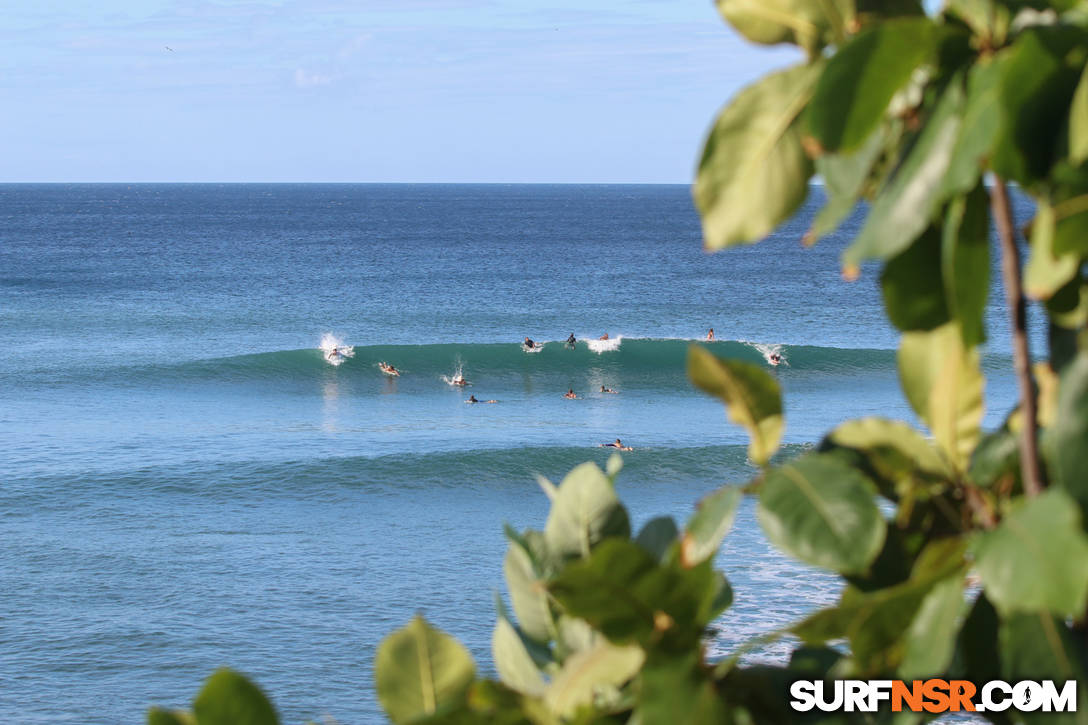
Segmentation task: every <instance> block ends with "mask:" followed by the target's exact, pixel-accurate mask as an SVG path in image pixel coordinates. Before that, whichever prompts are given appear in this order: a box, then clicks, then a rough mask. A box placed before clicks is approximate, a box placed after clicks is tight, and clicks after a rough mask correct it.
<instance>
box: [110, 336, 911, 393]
mask: <svg viewBox="0 0 1088 725" xmlns="http://www.w3.org/2000/svg"><path fill="white" fill-rule="evenodd" d="M606 343H607V347H605V344H606ZM336 344H337V345H339V349H340V350H341V351H346V352H345V354H343V355H340V356H338V357H334V358H331V359H330V351H331V350H332V349H334V346H333V345H332V343H329V344H326V345H323V346H322V348H320V349H304V350H281V351H277V352H263V353H251V354H244V355H235V356H229V357H222V358H212V359H208V360H197V361H192V362H185V363H178V364H175V365H163V364H154V365H141V366H123V367H118V368H114V369H113V370H112V371H102V370H97V371H96V372H95V375H96V377H98V378H99V379H102V378H103V377H105V378H106V379H109V378H110V377H119V378H123V379H128V380H132V379H133V378H155V377H159V378H162V379H169V380H179V379H196V380H211V379H216V378H219V379H223V380H231V381H238V380H244V379H250V380H283V379H291V378H308V377H313V376H317V375H321V374H323V373H325V372H327V371H328V370H329V369H330V368H331V367H335V368H337V373H338V374H340V375H344V376H375V377H378V376H379V373H380V371H379V370H378V364H379V363H381V362H388V363H391V364H393V365H394V366H396V368H397V369H398V370H399V371H400V372H401V374H402V376H403V378H404V379H410V378H424V379H431V378H433V379H438V378H440V377H443V376H446V377H452V376H454V375H455V374H456V373H457V372H458V370H461V371H462V372H463V374H464V376H465V378H467V379H468V380H469V381H470V382H477V381H480V380H483V379H484V378H486V377H491V378H494V377H503V376H510V375H518V376H522V375H570V374H576V373H578V372H580V371H585V370H597V371H613V372H617V373H622V374H624V375H626V376H634V377H636V378H655V379H684V376H685V372H684V371H685V365H686V359H687V351H688V347H689V346H690V345H692V344H701V345H705V346H706V347H707V348H708V349H709V350H710V351H712V352H713V353H714V354H715V355H718V356H719V357H725V358H733V359H739V360H745V361H747V362H751V363H755V364H762V365H764V366H765V367H766V368H767V369H768V370H771V369H773V367H774V366H772V365H770V364H768V362H767V358H768V356H769V355H770V354H771V353H772V352H777V353H779V354H780V355H781V356H782V358H783V364H782V365H780V366H778V367H779V370H785V369H789V370H793V371H797V372H807V373H812V372H816V373H830V374H837V375H841V374H851V373H864V372H867V371H868V372H881V371H884V372H886V371H889V370H894V369H895V366H896V357H895V351H894V350H877V349H843V348H834V347H817V346H810V345H781V344H774V345H771V344H763V343H748V342H741V341H724V340H723V341H717V342H709V343H706V342H701V341H695V340H676V339H639V338H626V339H612V340H607V341H598V340H592V341H589V344H586V343H585V342H583V341H579V344H578V345H577V346H576V347H575V348H574V349H573V350H571V349H569V348H567V347H566V345H565V344H564V343H563V342H560V341H550V342H544V343H537V345H538V348H537V349H536V350H534V351H531V352H527V351H526V350H524V349H523V348H522V346H521V344H520V343H490V344H460V343H438V344H425V345H356V346H346V345H344V344H343V342H341V341H339V340H337V341H336ZM591 346H592V347H591ZM103 373H105V375H103Z"/></svg>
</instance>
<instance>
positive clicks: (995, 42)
mask: <svg viewBox="0 0 1088 725" xmlns="http://www.w3.org/2000/svg"><path fill="white" fill-rule="evenodd" d="M945 10H946V11H947V12H951V13H954V14H955V15H957V16H959V18H960V19H961V20H963V22H964V23H966V24H967V26H968V27H970V28H971V32H973V33H974V34H975V35H977V36H978V37H980V38H982V39H984V40H985V41H987V46H988V47H991V48H999V47H1001V45H1002V43H1003V42H1004V40H1005V35H1006V33H1007V32H1008V29H1009V20H1010V18H1009V9H1008V8H1007V7H1005V6H1004V5H1003V4H1001V3H999V2H995V0H947V2H946V3H945Z"/></svg>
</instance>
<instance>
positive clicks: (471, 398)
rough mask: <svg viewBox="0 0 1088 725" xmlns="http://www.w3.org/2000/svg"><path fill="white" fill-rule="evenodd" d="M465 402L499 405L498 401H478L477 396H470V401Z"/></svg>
mask: <svg viewBox="0 0 1088 725" xmlns="http://www.w3.org/2000/svg"><path fill="white" fill-rule="evenodd" d="M465 402H466V403H497V402H499V401H497V400H477V399H476V396H475V395H470V396H468V400H466V401H465Z"/></svg>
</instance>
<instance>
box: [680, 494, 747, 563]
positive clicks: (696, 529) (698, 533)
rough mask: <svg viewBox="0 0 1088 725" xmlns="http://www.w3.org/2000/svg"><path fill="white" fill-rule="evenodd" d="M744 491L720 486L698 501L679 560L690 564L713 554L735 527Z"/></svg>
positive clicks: (681, 543)
mask: <svg viewBox="0 0 1088 725" xmlns="http://www.w3.org/2000/svg"><path fill="white" fill-rule="evenodd" d="M742 497H743V494H742V492H741V489H740V488H738V487H737V486H725V487H723V488H719V489H718V490H717V491H715V492H714V493H712V494H710V495H709V496H707V497H706V498H704V499H703V500H702V501H700V502H699V508H698V509H697V510H696V511H695V515H694V516H692V517H691V520H690V521H688V525H687V526H686V527H685V529H684V537H683V539H682V540H681V541H680V563H681V565H682V566H684V567H686V568H691V567H693V566H695V565H696V564H699V563H700V562H703V561H706V560H707V559H711V558H713V556H714V555H715V554H717V553H718V548H719V547H720V546H721V545H722V541H723V540H724V539H725V535H726V534H728V533H729V529H731V528H732V527H733V519H734V518H735V517H736V515H737V507H738V506H739V505H740V502H741V498H742Z"/></svg>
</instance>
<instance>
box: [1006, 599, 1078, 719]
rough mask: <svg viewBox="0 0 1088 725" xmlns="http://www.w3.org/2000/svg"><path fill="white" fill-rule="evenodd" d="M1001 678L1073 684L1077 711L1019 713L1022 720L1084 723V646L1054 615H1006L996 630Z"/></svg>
mask: <svg viewBox="0 0 1088 725" xmlns="http://www.w3.org/2000/svg"><path fill="white" fill-rule="evenodd" d="M1000 647H1001V655H1002V657H1001V662H1002V664H1003V672H1002V677H1001V679H1003V680H1006V681H1009V682H1019V681H1022V680H1032V681H1036V682H1040V681H1043V680H1052V681H1053V682H1054V684H1055V685H1056V686H1057V687H1058V689H1061V688H1063V687H1064V685H1065V683H1066V681H1068V680H1073V681H1075V682H1076V683H1077V685H1076V687H1077V694H1076V700H1075V702H1077V703H1078V705H1080V706H1079V707H1078V712H1072V713H1063V714H1058V713H1043V712H1041V711H1039V712H1031V713H1024V714H1023V715H1021V719H1022V721H1023V722H1026V723H1048V724H1052V723H1062V724H1064V723H1082V724H1083V723H1085V722H1088V713H1085V711H1084V706H1083V703H1084V702H1086V701H1088V686H1086V683H1088V677H1086V675H1088V673H1086V672H1085V666H1084V662H1085V651H1084V647H1083V646H1082V645H1080V644H1079V643H1078V642H1077V638H1076V637H1075V636H1074V635H1073V633H1072V632H1070V631H1069V628H1068V627H1067V626H1066V625H1065V623H1064V622H1062V621H1061V620H1060V619H1058V618H1057V617H1053V616H1051V615H1048V614H1042V613H1035V614H1019V615H1015V616H1012V617H1008V618H1007V619H1006V620H1005V621H1003V622H1002V623H1001V630H1000Z"/></svg>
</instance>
